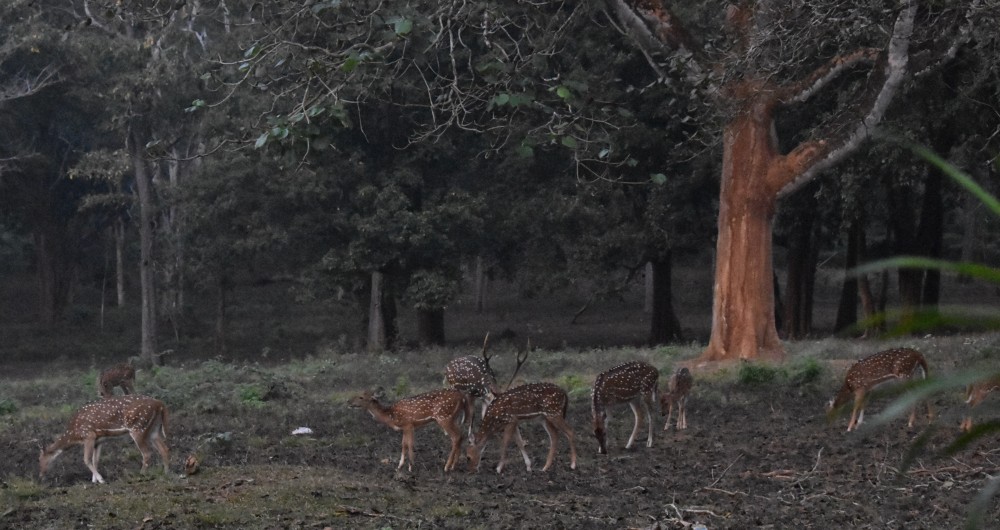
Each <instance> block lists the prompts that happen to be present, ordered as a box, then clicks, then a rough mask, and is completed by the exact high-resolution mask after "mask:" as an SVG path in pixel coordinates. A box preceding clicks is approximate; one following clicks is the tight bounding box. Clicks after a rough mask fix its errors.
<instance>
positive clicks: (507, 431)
mask: <svg viewBox="0 0 1000 530" xmlns="http://www.w3.org/2000/svg"><path fill="white" fill-rule="evenodd" d="M516 430H517V422H516V421H515V422H513V423H511V424H510V425H508V426H507V427H506V428H504V430H503V439H502V440H500V462H499V463H497V473H503V466H504V464H505V463H506V458H507V444H509V443H510V438H511V436H513V435H514V432H515V431H516ZM519 445H520V444H519ZM528 470H529V471H530V470H531V464H528Z"/></svg>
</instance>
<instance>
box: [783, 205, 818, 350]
mask: <svg viewBox="0 0 1000 530" xmlns="http://www.w3.org/2000/svg"><path fill="white" fill-rule="evenodd" d="M811 202H812V201H811ZM814 220H815V215H814V214H813V212H812V211H808V212H804V213H803V214H802V215H800V216H799V218H798V219H797V220H796V221H797V222H795V226H794V227H793V229H792V234H791V237H790V238H789V243H790V245H789V248H788V278H787V279H786V281H785V314H784V322H785V325H784V331H785V336H786V337H787V338H789V339H801V338H803V337H806V336H807V335H809V332H810V331H812V329H811V328H812V295H813V293H812V290H813V284H814V279H815V276H816V244H815V242H814V238H813V223H814Z"/></svg>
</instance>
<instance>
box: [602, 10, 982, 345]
mask: <svg viewBox="0 0 1000 530" xmlns="http://www.w3.org/2000/svg"><path fill="white" fill-rule="evenodd" d="M920 4H921V3H920V2H917V1H908V2H905V3H904V4H903V5H902V7H901V8H899V9H896V8H895V3H894V2H891V3H882V2H875V3H873V4H871V5H858V4H856V3H853V2H839V3H834V4H831V3H829V2H823V5H822V6H820V5H818V4H817V5H812V3H811V2H809V1H801V2H794V3H792V4H791V5H790V4H789V3H788V2H784V1H782V2H770V1H760V2H750V1H744V2H740V3H738V4H731V5H727V6H723V5H715V6H710V7H715V8H716V9H717V11H716V13H714V14H709V16H706V17H702V18H700V19H699V18H697V17H695V16H692V15H690V14H687V13H684V14H685V15H688V17H687V18H686V19H685V18H684V17H682V16H680V15H681V14H682V13H680V11H678V10H675V9H672V6H671V5H669V4H668V3H667V2H665V1H662V0H643V1H633V0H609V1H608V2H607V5H608V7H609V10H611V11H612V12H614V13H615V16H616V20H618V21H619V23H620V24H621V26H622V27H623V28H625V29H626V31H627V32H628V33H629V34H630V35H632V37H633V39H634V42H635V44H636V46H637V47H638V48H639V49H640V50H642V52H643V53H644V54H645V56H646V57H647V58H648V59H649V64H650V66H651V67H652V68H653V69H654V70H656V71H657V72H659V73H660V74H661V77H662V78H663V79H664V80H665V81H666V82H684V83H687V84H688V85H689V86H691V87H692V89H694V90H698V91H702V92H703V93H704V94H705V97H706V105H708V106H711V107H712V108H714V109H715V110H716V111H717V112H718V114H719V115H721V116H722V121H723V122H724V123H725V125H724V126H723V130H722V142H723V150H724V152H723V164H722V185H721V191H720V195H719V200H720V205H719V219H718V230H719V234H718V243H717V250H716V273H715V302H714V309H713V322H712V335H711V339H710V341H709V344H708V347H707V348H706V349H705V351H704V352H703V353H702V356H701V358H702V359H703V360H723V359H736V358H757V357H765V358H781V357H783V355H784V349H783V347H782V345H781V343H780V341H779V340H778V334H777V331H776V326H775V314H774V289H773V266H772V261H771V259H772V258H771V253H772V242H771V231H772V223H773V219H774V215H775V211H776V208H777V204H778V200H779V199H780V198H781V197H784V196H787V195H788V194H789V193H791V192H792V191H794V190H797V189H799V188H800V187H801V186H803V185H804V184H806V183H807V182H809V181H811V180H813V179H814V178H815V177H816V176H817V175H818V174H819V173H821V172H822V171H823V170H826V169H828V168H830V167H833V166H834V165H836V164H837V163H839V162H840V161H841V160H843V159H844V158H846V157H847V156H848V155H849V154H851V153H852V152H854V151H855V150H856V149H857V148H858V147H859V146H860V145H861V144H862V143H863V141H864V140H865V139H867V138H868V137H869V136H870V134H871V133H872V131H873V130H874V128H875V126H876V125H877V124H878V123H879V122H880V121H881V119H882V117H883V116H884V114H885V113H886V111H887V110H888V108H889V104H890V102H891V101H892V99H893V97H894V96H895V95H896V94H897V93H898V92H900V91H901V90H903V87H904V83H906V82H907V80H915V79H917V78H916V77H915V76H910V75H908V74H911V73H913V72H917V73H919V72H922V71H924V70H925V69H927V68H935V67H937V66H938V65H939V64H940V63H943V62H947V61H948V60H949V59H951V58H953V56H954V53H955V51H956V50H957V49H960V48H962V47H971V46H970V42H971V41H972V39H971V36H972V34H973V32H974V30H975V29H977V28H979V27H985V23H986V19H987V18H988V17H985V16H983V15H985V14H986V13H985V11H984V10H983V9H982V8H981V6H980V3H979V2H978V1H970V2H966V3H962V4H960V5H957V6H954V7H952V8H949V9H944V10H942V11H938V10H936V9H932V8H930V6H926V7H923V8H921V5H920ZM918 14H919V16H918ZM990 14H992V15H995V14H996V13H995V11H991V12H990ZM845 21H853V22H851V23H846V22H845ZM715 24H719V25H721V26H722V27H724V28H725V34H724V35H719V33H718V32H715V33H710V32H708V31H706V30H707V29H708V27H709V26H710V25H715ZM979 24H984V26H979ZM695 35H699V36H700V35H706V36H708V35H712V37H706V38H695ZM886 36H888V37H886ZM863 65H869V67H868V68H867V72H868V75H863V76H859V75H857V73H858V72H859V71H862V69H861V66H863ZM852 74H854V75H853V76H852ZM827 87H831V88H832V91H834V92H835V93H837V94H838V98H839V99H838V102H839V101H843V102H845V104H843V105H838V106H839V107H840V108H841V110H839V111H836V112H829V113H823V114H821V116H820V117H821V118H822V119H821V120H819V123H816V124H815V125H813V126H812V127H810V128H809V130H808V131H802V132H801V133H800V134H799V135H798V136H797V138H796V139H797V141H796V142H795V144H794V145H791V146H787V148H786V149H782V147H783V146H782V145H781V144H780V142H779V139H778V138H777V137H776V135H775V134H774V131H775V119H776V117H777V115H778V113H779V112H781V111H782V110H784V109H787V108H789V107H794V106H796V105H801V104H808V103H810V102H814V101H817V100H820V101H822V98H818V97H817V96H818V95H819V92H820V91H821V90H822V89H824V88H827ZM846 102H854V104H848V103H846Z"/></svg>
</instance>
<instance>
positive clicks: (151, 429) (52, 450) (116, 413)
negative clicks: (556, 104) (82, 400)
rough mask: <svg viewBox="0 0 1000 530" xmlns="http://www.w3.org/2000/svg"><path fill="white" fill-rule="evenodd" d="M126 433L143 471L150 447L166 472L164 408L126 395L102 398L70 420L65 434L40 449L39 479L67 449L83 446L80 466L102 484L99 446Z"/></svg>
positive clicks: (167, 454) (150, 452)
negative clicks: (99, 466)
mask: <svg viewBox="0 0 1000 530" xmlns="http://www.w3.org/2000/svg"><path fill="white" fill-rule="evenodd" d="M126 433H127V434H129V435H131V436H132V440H134V441H135V445H136V447H138V448H139V452H140V453H142V471H143V472H145V471H146V468H147V467H149V459H150V455H151V454H152V451H151V450H150V445H152V446H153V448H154V449H156V452H158V453H159V454H160V459H161V460H162V461H163V472H164V473H167V472H169V469H170V449H169V448H168V447H167V407H166V406H165V405H164V404H163V402H162V401H159V400H157V399H153V398H151V397H147V396H140V395H136V394H129V395H127V396H111V397H108V398H104V399H102V400H100V401H97V402H94V403H89V404H87V405H84V406H83V407H81V408H80V409H79V410H77V411H76V413H75V414H73V417H72V418H70V420H69V426H68V427H67V428H66V432H64V433H63V434H62V435H61V436H59V438H57V439H56V441H55V442H53V443H52V444H51V445H49V446H48V447H46V448H44V449H42V451H41V454H40V455H39V456H38V466H39V477H41V478H44V477H45V473H46V471H47V470H48V468H49V465H50V464H51V463H52V461H53V460H55V459H56V457H58V456H59V455H60V454H62V452H63V451H65V450H66V449H67V448H69V447H72V446H74V445H83V463H84V465H86V466H87V468H89V469H90V471H91V473H92V475H91V479H90V480H91V482H93V483H95V484H98V483H99V484H103V483H104V477H102V476H101V474H100V473H99V472H98V471H97V462H98V460H100V458H101V445H102V443H103V442H104V441H105V440H106V439H107V438H109V437H112V436H120V435H123V434H126Z"/></svg>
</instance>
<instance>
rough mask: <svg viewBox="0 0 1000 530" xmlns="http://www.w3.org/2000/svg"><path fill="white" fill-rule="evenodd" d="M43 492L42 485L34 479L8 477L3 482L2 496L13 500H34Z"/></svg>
mask: <svg viewBox="0 0 1000 530" xmlns="http://www.w3.org/2000/svg"><path fill="white" fill-rule="evenodd" d="M44 491H45V487H44V486H43V485H42V483H40V482H38V481H37V480H34V479H29V478H24V477H16V476H10V477H7V480H5V481H4V487H3V495H4V496H7V495H10V496H11V497H13V498H14V499H18V500H27V499H34V498H36V497H40V496H41V495H42V493H43V492H44ZM4 504H6V502H5V503H4Z"/></svg>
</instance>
